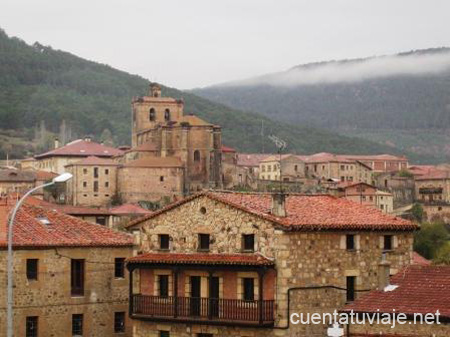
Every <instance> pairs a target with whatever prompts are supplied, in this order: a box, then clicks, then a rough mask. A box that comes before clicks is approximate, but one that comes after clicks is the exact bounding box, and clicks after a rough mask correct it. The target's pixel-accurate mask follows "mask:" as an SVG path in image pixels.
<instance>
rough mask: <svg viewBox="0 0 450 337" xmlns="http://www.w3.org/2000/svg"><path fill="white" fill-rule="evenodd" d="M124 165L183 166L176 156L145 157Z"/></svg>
mask: <svg viewBox="0 0 450 337" xmlns="http://www.w3.org/2000/svg"><path fill="white" fill-rule="evenodd" d="M123 166H124V167H183V163H182V162H181V160H180V159H179V158H177V157H145V158H141V159H138V160H134V161H131V162H129V163H126V164H124V165H123Z"/></svg>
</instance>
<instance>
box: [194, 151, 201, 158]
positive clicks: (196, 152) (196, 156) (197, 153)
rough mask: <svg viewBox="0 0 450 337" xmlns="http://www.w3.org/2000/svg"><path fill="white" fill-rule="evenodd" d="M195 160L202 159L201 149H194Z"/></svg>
mask: <svg viewBox="0 0 450 337" xmlns="http://www.w3.org/2000/svg"><path fill="white" fill-rule="evenodd" d="M194 161H200V151H199V150H195V151H194Z"/></svg>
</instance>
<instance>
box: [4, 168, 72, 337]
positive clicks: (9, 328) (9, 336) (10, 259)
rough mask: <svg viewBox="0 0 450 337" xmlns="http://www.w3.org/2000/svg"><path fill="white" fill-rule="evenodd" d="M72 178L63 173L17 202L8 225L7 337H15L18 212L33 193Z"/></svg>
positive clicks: (33, 189) (32, 190)
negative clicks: (16, 231) (14, 256)
mask: <svg viewBox="0 0 450 337" xmlns="http://www.w3.org/2000/svg"><path fill="white" fill-rule="evenodd" d="M71 178H72V175H71V174H70V173H63V174H61V175H59V176H57V177H56V178H55V179H53V180H52V181H51V182H50V183H47V184H43V185H40V186H36V187H34V188H32V189H31V190H29V191H28V192H27V193H25V195H24V196H23V197H22V198H21V199H20V200H19V201H18V202H17V204H16V206H15V207H14V209H13V211H12V215H11V218H10V219H9V225H8V266H7V268H8V286H7V309H6V310H7V314H6V316H7V317H6V320H7V330H6V336H7V337H13V250H12V240H13V225H14V219H15V217H16V214H17V211H18V210H19V208H20V206H21V205H22V204H23V202H24V201H25V199H26V198H27V197H28V196H30V195H31V194H32V193H33V192H35V191H37V190H39V189H41V188H45V187H48V186H51V185H54V184H56V183H64V182H66V181H68V180H70V179H71Z"/></svg>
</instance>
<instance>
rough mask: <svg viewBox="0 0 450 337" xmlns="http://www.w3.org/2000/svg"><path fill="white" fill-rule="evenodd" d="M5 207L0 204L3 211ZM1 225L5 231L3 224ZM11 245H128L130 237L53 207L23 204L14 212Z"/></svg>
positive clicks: (2, 239)
mask: <svg viewBox="0 0 450 337" xmlns="http://www.w3.org/2000/svg"><path fill="white" fill-rule="evenodd" d="M6 207H8V206H2V207H1V208H2V209H3V211H5V210H6ZM11 207H12V205H11V206H10V207H8V208H9V209H10V208H11ZM2 229H3V230H5V231H7V230H6V228H5V227H2ZM2 234H3V235H1V236H0V247H1V248H6V246H7V242H6V235H5V234H6V232H5V233H2ZM13 245H14V246H15V247H22V248H40V247H116V246H117V247H119V246H132V245H133V238H132V236H131V235H130V234H126V233H123V232H116V231H113V230H112V229H109V228H107V227H104V226H101V225H96V224H92V223H89V222H86V221H83V220H80V219H78V218H75V217H72V216H69V215H66V214H63V213H60V212H57V211H54V210H50V209H46V208H43V207H36V206H31V205H29V204H24V205H23V206H22V207H21V208H20V209H19V211H18V213H17V216H16V221H15V224H14V233H13Z"/></svg>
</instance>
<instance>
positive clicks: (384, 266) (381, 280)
mask: <svg viewBox="0 0 450 337" xmlns="http://www.w3.org/2000/svg"><path fill="white" fill-rule="evenodd" d="M390 272H391V263H390V262H389V261H387V260H386V253H383V257H382V259H381V262H380V263H379V264H378V290H381V291H383V290H384V289H385V288H386V287H387V286H388V285H389V276H390Z"/></svg>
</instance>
